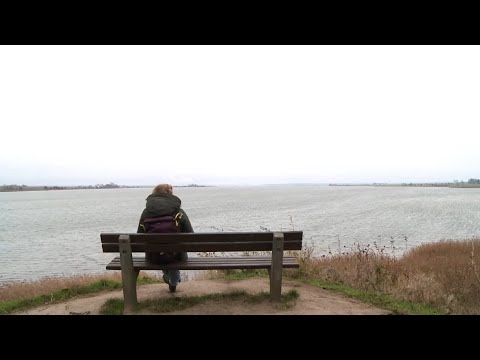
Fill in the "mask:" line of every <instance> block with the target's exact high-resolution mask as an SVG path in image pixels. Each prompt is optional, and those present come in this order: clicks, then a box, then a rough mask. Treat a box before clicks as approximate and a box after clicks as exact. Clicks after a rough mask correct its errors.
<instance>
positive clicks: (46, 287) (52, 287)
mask: <svg viewBox="0 0 480 360" xmlns="http://www.w3.org/2000/svg"><path fill="white" fill-rule="evenodd" d="M100 279H109V280H117V281H122V278H121V274H120V272H118V273H117V272H115V273H113V274H111V273H108V274H100V275H81V276H72V277H67V278H46V279H42V280H39V281H34V282H11V283H7V284H4V285H2V286H0V301H8V300H20V299H31V298H33V297H35V296H40V295H45V294H50V293H53V292H55V291H58V290H61V289H71V288H75V287H80V286H83V285H89V284H91V283H93V282H95V281H98V280H100Z"/></svg>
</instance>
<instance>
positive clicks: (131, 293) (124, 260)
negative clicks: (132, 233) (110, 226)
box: [119, 235, 138, 312]
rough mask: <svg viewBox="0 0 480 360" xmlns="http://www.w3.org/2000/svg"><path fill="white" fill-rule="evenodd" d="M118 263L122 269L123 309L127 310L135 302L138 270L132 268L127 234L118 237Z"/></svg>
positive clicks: (129, 309)
mask: <svg viewBox="0 0 480 360" xmlns="http://www.w3.org/2000/svg"><path fill="white" fill-rule="evenodd" d="M119 246H120V264H121V270H122V284H123V298H124V311H125V312H128V311H131V310H132V309H133V307H134V306H135V305H136V304H137V276H138V271H134V269H133V260H132V250H131V248H130V239H129V237H128V235H121V236H120V239H119Z"/></svg>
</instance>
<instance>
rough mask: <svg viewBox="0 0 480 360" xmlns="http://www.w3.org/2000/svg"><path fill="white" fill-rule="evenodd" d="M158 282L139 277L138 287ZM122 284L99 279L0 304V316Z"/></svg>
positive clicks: (114, 287) (118, 287) (118, 286)
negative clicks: (86, 283)
mask: <svg viewBox="0 0 480 360" xmlns="http://www.w3.org/2000/svg"><path fill="white" fill-rule="evenodd" d="M156 282H159V281H158V280H157V279H153V278H149V277H139V278H138V280H137V284H138V285H145V284H153V283H156ZM121 288H122V283H121V282H120V281H115V280H107V279H101V280H98V281H95V282H93V283H91V284H88V285H82V286H78V287H72V288H69V289H62V290H58V291H54V292H52V293H50V294H45V295H40V296H35V297H33V298H29V299H19V300H9V301H2V302H0V314H10V313H12V312H15V311H22V310H28V309H31V308H34V307H37V306H41V305H47V304H53V303H58V302H62V301H66V300H70V299H72V298H74V297H76V296H80V295H87V294H93V293H98V292H101V291H105V290H116V289H121Z"/></svg>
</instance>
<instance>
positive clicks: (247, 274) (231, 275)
mask: <svg viewBox="0 0 480 360" xmlns="http://www.w3.org/2000/svg"><path fill="white" fill-rule="evenodd" d="M254 277H268V272H267V270H228V271H226V272H225V279H227V280H243V279H250V278H254Z"/></svg>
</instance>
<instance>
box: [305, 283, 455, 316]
mask: <svg viewBox="0 0 480 360" xmlns="http://www.w3.org/2000/svg"><path fill="white" fill-rule="evenodd" d="M305 282H307V283H309V284H311V285H315V286H319V287H321V288H323V289H326V290H333V291H337V292H340V293H342V294H345V295H347V296H348V297H351V298H353V299H357V300H361V301H363V302H366V303H369V304H372V305H375V306H377V307H380V308H383V309H386V310H390V311H393V312H394V313H396V314H412V315H413V314H415V315H444V314H446V312H445V311H443V310H440V309H436V308H435V307H433V306H431V305H430V304H422V303H415V302H411V301H404V300H398V299H395V298H393V297H392V296H389V295H386V294H381V293H374V292H369V291H364V290H358V289H354V288H352V287H350V286H347V285H344V284H335V283H330V282H326V281H323V280H306V281H305Z"/></svg>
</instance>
